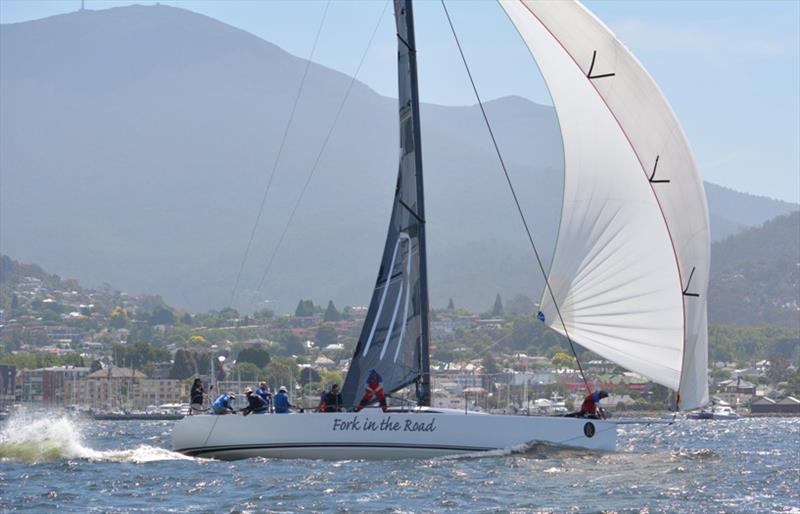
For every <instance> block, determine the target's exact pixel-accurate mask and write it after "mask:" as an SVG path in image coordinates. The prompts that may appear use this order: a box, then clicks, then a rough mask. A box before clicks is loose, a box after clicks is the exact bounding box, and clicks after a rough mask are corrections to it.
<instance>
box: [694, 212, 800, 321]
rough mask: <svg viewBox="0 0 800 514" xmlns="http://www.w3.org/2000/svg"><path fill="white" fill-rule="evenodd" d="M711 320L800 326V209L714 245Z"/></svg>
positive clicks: (710, 293) (710, 300)
mask: <svg viewBox="0 0 800 514" xmlns="http://www.w3.org/2000/svg"><path fill="white" fill-rule="evenodd" d="M708 304H709V320H710V322H711V323H715V324H729V325H776V326H783V327H789V328H794V329H800V211H795V212H794V213H792V214H789V215H786V216H779V217H777V218H775V219H773V220H771V221H768V222H766V223H764V225H762V226H761V227H758V228H752V229H749V230H746V231H744V232H742V233H740V234H737V235H734V236H730V237H728V238H727V239H725V240H723V241H720V242H718V243H714V244H713V245H712V247H711V285H710V290H709V302H708Z"/></svg>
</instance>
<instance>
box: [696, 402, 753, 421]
mask: <svg viewBox="0 0 800 514" xmlns="http://www.w3.org/2000/svg"><path fill="white" fill-rule="evenodd" d="M686 417H687V418H689V419H716V420H732V419H739V418H740V417H741V416H739V414H737V413H736V411H735V410H733V408H732V407H731V406H730V405H721V404H720V405H713V406H711V407H710V408H705V409H701V410H699V411H696V412H690V413H689V414H687V416H686Z"/></svg>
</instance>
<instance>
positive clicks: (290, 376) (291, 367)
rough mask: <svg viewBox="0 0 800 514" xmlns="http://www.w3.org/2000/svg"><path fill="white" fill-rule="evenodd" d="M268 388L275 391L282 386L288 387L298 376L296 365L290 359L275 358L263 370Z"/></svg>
mask: <svg viewBox="0 0 800 514" xmlns="http://www.w3.org/2000/svg"><path fill="white" fill-rule="evenodd" d="M264 372H265V373H266V374H267V380H268V382H269V383H270V386H271V387H272V388H273V389H275V388H278V387H280V386H282V385H285V386H287V387H289V386H290V384H291V382H292V380H295V379H297V378H298V376H299V374H300V373H299V372H298V368H297V364H295V362H294V359H292V358H290V357H275V358H274V359H272V360H270V362H269V364H267V366H266V367H265V368H264Z"/></svg>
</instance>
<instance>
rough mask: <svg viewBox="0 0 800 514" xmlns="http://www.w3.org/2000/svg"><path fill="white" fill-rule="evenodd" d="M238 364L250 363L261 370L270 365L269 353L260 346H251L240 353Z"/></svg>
mask: <svg viewBox="0 0 800 514" xmlns="http://www.w3.org/2000/svg"><path fill="white" fill-rule="evenodd" d="M236 361H237V362H249V363H251V364H253V365H255V366H257V367H259V368H263V367H264V366H266V365H267V364H269V352H268V351H267V350H266V349H265V348H262V347H260V346H250V347H248V348H245V349H243V350H242V351H241V352H239V355H238V356H237V357H236Z"/></svg>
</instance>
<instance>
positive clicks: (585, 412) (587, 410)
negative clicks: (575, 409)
mask: <svg viewBox="0 0 800 514" xmlns="http://www.w3.org/2000/svg"><path fill="white" fill-rule="evenodd" d="M603 398H608V393H607V392H605V391H603V390H602V389H601V390H600V391H595V392H593V393H592V394H587V395H586V398H584V399H583V403H582V404H581V416H582V417H585V418H603V417H605V416H603V409H601V408H600V406H598V405H597V403H598V402H599V401H600V400H602V399H603Z"/></svg>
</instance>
